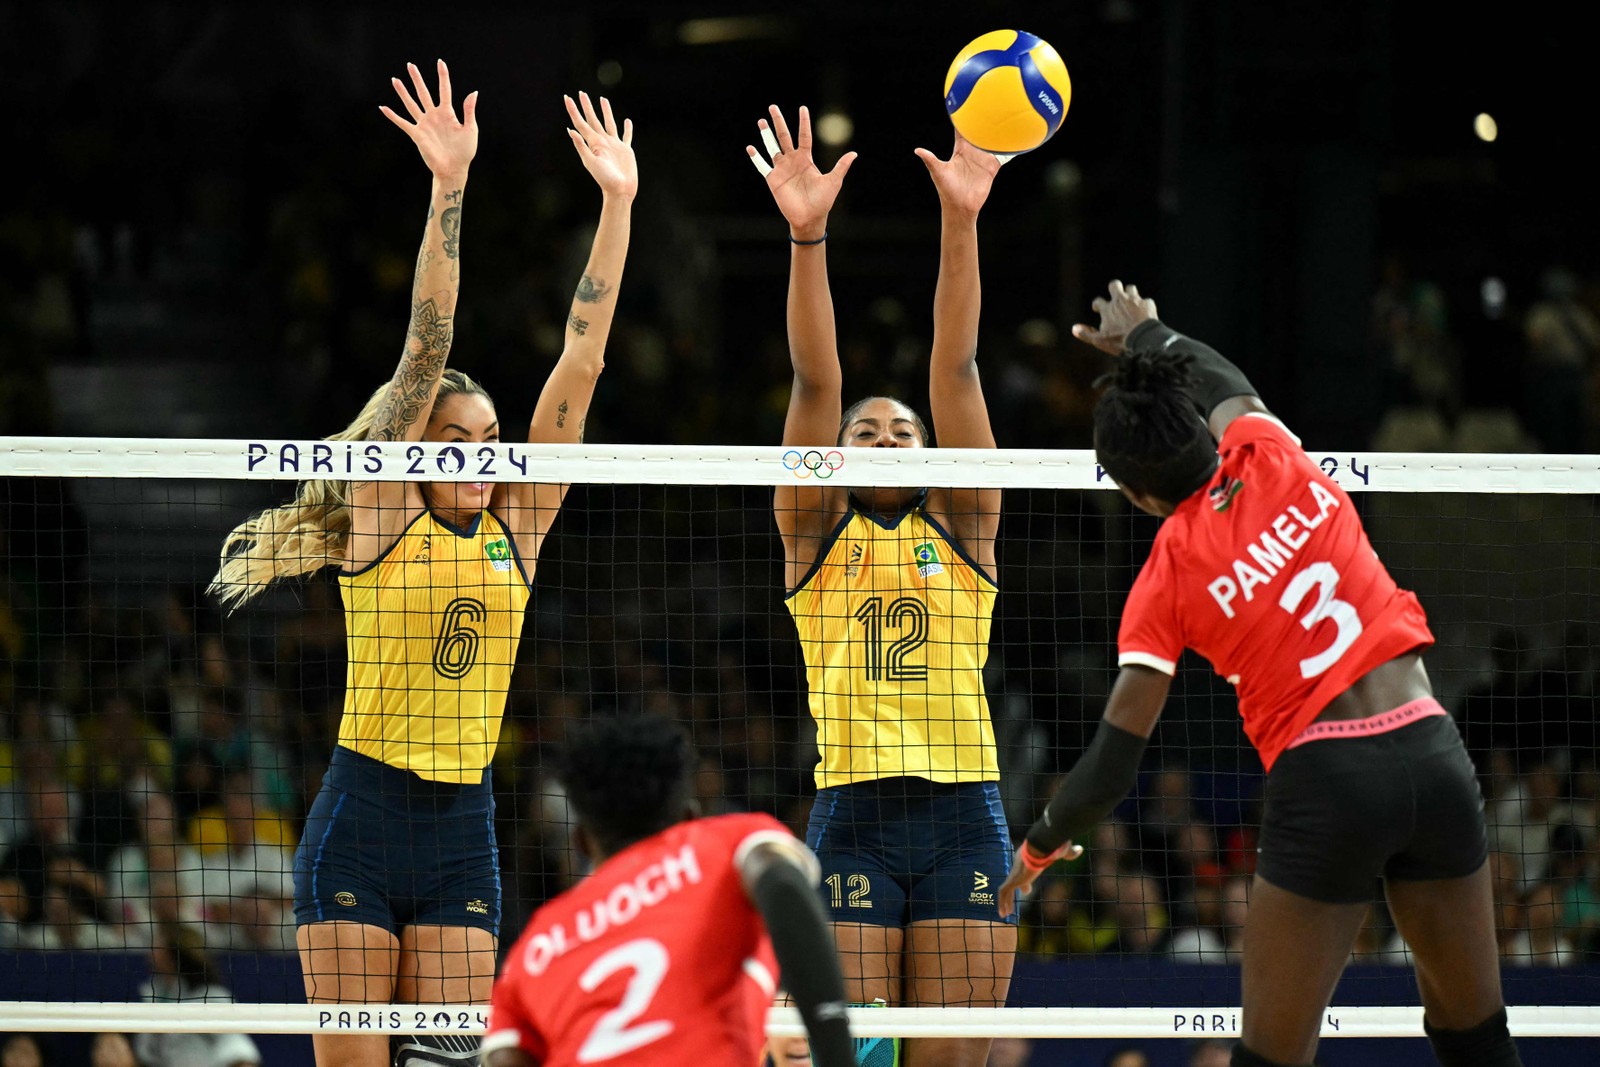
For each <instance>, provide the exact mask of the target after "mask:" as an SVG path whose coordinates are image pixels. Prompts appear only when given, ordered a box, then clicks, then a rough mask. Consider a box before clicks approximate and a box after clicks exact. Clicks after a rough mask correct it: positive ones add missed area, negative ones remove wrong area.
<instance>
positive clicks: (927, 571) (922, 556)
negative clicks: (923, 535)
mask: <svg viewBox="0 0 1600 1067" xmlns="http://www.w3.org/2000/svg"><path fill="white" fill-rule="evenodd" d="M911 554H912V555H913V556H915V557H916V560H917V577H919V578H931V577H933V576H934V575H935V574H943V573H944V564H942V563H940V562H939V550H938V548H936V547H935V546H934V543H933V542H932V541H924V542H922V544H920V545H918V546H917V547H916V548H913V549H912V550H911Z"/></svg>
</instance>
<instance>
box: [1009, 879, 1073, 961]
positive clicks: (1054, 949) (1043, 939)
mask: <svg viewBox="0 0 1600 1067" xmlns="http://www.w3.org/2000/svg"><path fill="white" fill-rule="evenodd" d="M1078 881H1079V879H1076V878H1072V877H1067V876H1062V875H1052V876H1051V877H1049V878H1044V879H1041V880H1040V882H1039V886H1038V888H1037V889H1036V890H1035V891H1034V896H1033V899H1031V900H1030V901H1028V903H1027V905H1026V906H1025V907H1024V910H1023V913H1022V920H1021V922H1020V923H1019V924H1018V930H1017V951H1018V952H1021V953H1023V954H1025V955H1029V956H1039V957H1043V958H1050V957H1053V956H1065V955H1066V954H1067V953H1068V952H1070V951H1072V944H1071V938H1072V926H1073V911H1074V908H1073V899H1072V897H1073V889H1074V886H1075V885H1077V884H1078ZM1082 921H1083V920H1080V926H1081V924H1082Z"/></svg>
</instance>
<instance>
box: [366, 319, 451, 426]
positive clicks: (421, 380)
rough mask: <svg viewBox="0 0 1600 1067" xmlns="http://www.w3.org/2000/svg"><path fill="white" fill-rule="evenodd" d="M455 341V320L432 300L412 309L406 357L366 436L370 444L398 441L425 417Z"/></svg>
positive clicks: (403, 357)
mask: <svg viewBox="0 0 1600 1067" xmlns="http://www.w3.org/2000/svg"><path fill="white" fill-rule="evenodd" d="M454 337H455V319H454V318H453V317H452V316H450V315H445V314H441V313H440V312H439V306H438V305H437V304H435V303H434V301H433V298H432V297H429V298H428V299H427V300H423V301H421V302H420V303H413V304H412V305H411V325H410V327H409V328H408V329H407V330H406V351H405V355H404V356H402V357H401V359H400V367H399V369H398V370H396V371H395V372H394V381H393V382H391V383H390V385H389V392H388V394H387V395H386V396H385V397H384V398H383V404H382V405H381V406H380V407H379V408H378V414H377V417H376V418H375V419H374V420H373V423H372V432H371V433H370V434H368V436H367V439H368V440H369V441H398V440H400V439H402V438H403V437H405V434H406V431H407V430H408V429H410V428H411V426H412V425H413V424H414V423H415V422H416V421H417V419H419V418H421V417H422V412H423V409H424V408H425V407H427V406H428V404H429V401H430V400H431V399H432V397H433V390H434V387H435V386H436V385H438V384H439V375H440V374H441V373H443V371H444V360H445V357H446V356H448V355H449V354H450V342H451V341H452V340H453V339H454Z"/></svg>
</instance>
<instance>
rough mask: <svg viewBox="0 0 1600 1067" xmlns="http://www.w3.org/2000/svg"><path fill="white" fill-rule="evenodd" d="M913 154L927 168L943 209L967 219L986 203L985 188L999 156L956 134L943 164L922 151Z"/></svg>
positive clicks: (992, 176) (991, 181) (992, 181)
mask: <svg viewBox="0 0 1600 1067" xmlns="http://www.w3.org/2000/svg"><path fill="white" fill-rule="evenodd" d="M916 153H917V158H918V159H920V160H922V163H923V165H924V166H926V167H927V168H928V174H929V176H930V177H932V178H933V185H934V188H935V189H938V190H939V200H940V201H941V202H942V203H943V204H944V205H945V206H946V207H949V208H954V209H955V210H957V211H960V212H964V213H965V214H968V215H976V214H977V213H978V209H979V208H981V207H983V202H984V201H985V200H987V199H989V187H990V185H992V184H993V183H994V176H995V175H996V174H997V173H999V170H1000V164H1001V162H1002V160H1001V159H1000V157H999V156H997V155H994V154H993V153H990V152H985V151H984V150H983V149H981V148H979V147H977V146H976V145H974V144H973V143H972V142H971V141H968V140H967V139H966V138H965V137H963V136H961V135H960V134H959V133H958V134H956V146H955V148H954V149H952V150H951V152H950V158H949V159H947V160H945V159H940V158H939V157H938V156H936V155H934V154H933V153H932V152H930V151H928V150H927V149H926V148H918V149H916Z"/></svg>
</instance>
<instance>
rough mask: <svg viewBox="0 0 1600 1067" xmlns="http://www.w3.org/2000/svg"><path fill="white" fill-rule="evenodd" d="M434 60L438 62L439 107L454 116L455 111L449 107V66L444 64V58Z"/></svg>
mask: <svg viewBox="0 0 1600 1067" xmlns="http://www.w3.org/2000/svg"><path fill="white" fill-rule="evenodd" d="M434 62H436V63H438V64H439V107H440V108H441V109H442V110H444V111H449V112H450V117H451V118H455V115H456V113H455V111H454V110H453V109H452V108H451V107H450V68H449V67H447V66H445V65H444V60H442V59H439V60H435V61H434Z"/></svg>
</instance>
